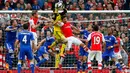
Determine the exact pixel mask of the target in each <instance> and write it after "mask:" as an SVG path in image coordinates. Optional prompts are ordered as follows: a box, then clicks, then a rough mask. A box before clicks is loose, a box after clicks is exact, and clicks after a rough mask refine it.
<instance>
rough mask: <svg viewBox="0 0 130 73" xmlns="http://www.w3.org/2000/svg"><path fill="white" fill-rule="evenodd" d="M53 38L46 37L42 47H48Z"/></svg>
mask: <svg viewBox="0 0 130 73" xmlns="http://www.w3.org/2000/svg"><path fill="white" fill-rule="evenodd" d="M54 41H55V40H54V37H46V41H45V42H44V44H43V45H44V46H47V47H48V46H50V45H51V44H52V43H53V42H54Z"/></svg>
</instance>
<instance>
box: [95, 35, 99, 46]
mask: <svg viewBox="0 0 130 73" xmlns="http://www.w3.org/2000/svg"><path fill="white" fill-rule="evenodd" d="M99 43H100V37H99V36H97V37H94V44H99Z"/></svg>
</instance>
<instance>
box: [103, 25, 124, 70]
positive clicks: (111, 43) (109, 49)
mask: <svg viewBox="0 0 130 73" xmlns="http://www.w3.org/2000/svg"><path fill="white" fill-rule="evenodd" d="M107 32H108V35H107V36H105V41H106V49H105V51H104V52H103V55H102V56H103V60H104V61H108V60H109V57H110V58H111V59H112V60H113V61H114V62H115V65H116V66H117V68H118V69H119V70H122V68H121V66H120V63H119V62H118V61H117V59H116V58H115V55H114V47H117V46H118V44H117V41H116V38H115V37H114V36H113V35H112V34H113V31H112V28H111V27H108V29H107Z"/></svg>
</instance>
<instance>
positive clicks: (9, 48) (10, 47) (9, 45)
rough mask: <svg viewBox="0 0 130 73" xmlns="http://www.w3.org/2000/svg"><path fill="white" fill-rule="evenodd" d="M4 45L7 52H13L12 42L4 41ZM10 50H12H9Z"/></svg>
mask: <svg viewBox="0 0 130 73" xmlns="http://www.w3.org/2000/svg"><path fill="white" fill-rule="evenodd" d="M5 47H6V49H7V50H8V51H9V53H13V52H14V43H5ZM10 50H12V51H10Z"/></svg>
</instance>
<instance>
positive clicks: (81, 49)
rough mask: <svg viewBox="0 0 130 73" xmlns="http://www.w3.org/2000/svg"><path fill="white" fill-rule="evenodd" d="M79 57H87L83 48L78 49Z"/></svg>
mask: <svg viewBox="0 0 130 73" xmlns="http://www.w3.org/2000/svg"><path fill="white" fill-rule="evenodd" d="M79 56H88V52H86V51H85V50H84V48H83V47H80V49H79Z"/></svg>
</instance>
